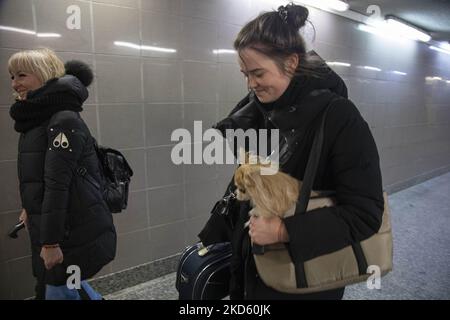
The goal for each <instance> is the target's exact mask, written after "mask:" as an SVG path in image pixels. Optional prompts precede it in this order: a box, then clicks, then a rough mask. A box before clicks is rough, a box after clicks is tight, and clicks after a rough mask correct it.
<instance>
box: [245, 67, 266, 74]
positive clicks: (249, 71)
mask: <svg viewBox="0 0 450 320" xmlns="http://www.w3.org/2000/svg"><path fill="white" fill-rule="evenodd" d="M260 70H264V69H263V68H256V69H252V70H248V71H244V70H241V72H242V73H254V72H257V71H260Z"/></svg>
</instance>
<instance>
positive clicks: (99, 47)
mask: <svg viewBox="0 0 450 320" xmlns="http://www.w3.org/2000/svg"><path fill="white" fill-rule="evenodd" d="M93 10H94V12H93V13H94V38H95V41H94V43H95V52H96V53H110V54H123V55H135V56H139V55H140V50H139V49H134V48H130V47H123V46H117V45H115V44H114V42H115V41H121V42H128V43H132V44H134V45H140V44H141V43H140V39H139V11H138V10H137V9H129V8H123V7H116V6H109V5H103V4H98V3H94V4H93Z"/></svg>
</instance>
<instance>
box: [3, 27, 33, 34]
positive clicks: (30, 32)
mask: <svg viewBox="0 0 450 320" xmlns="http://www.w3.org/2000/svg"><path fill="white" fill-rule="evenodd" d="M0 30H5V31H12V32H19V33H25V34H32V35H35V34H36V32H35V31H33V30H27V29H21V28H15V27H9V26H0Z"/></svg>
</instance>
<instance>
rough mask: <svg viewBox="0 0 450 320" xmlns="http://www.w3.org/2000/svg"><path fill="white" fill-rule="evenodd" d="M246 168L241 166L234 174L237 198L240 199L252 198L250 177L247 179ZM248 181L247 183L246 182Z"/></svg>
mask: <svg viewBox="0 0 450 320" xmlns="http://www.w3.org/2000/svg"><path fill="white" fill-rule="evenodd" d="M245 171H246V170H245V168H242V167H239V168H238V169H237V170H236V172H235V174H234V184H235V185H236V187H237V189H236V198H237V199H238V200H239V201H247V200H250V195H249V193H248V187H249V185H248V179H246V177H245V175H246V172H245ZM246 181H247V183H246Z"/></svg>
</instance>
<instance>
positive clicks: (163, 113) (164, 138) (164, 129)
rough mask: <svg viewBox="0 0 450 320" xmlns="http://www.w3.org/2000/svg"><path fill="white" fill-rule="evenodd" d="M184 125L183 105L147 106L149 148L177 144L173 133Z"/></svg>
mask: <svg viewBox="0 0 450 320" xmlns="http://www.w3.org/2000/svg"><path fill="white" fill-rule="evenodd" d="M182 125H183V105H182V104H146V105H145V130H146V143H147V146H159V145H169V144H176V143H177V142H176V141H171V135H172V132H173V131H174V130H176V129H178V128H181V127H182Z"/></svg>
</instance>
